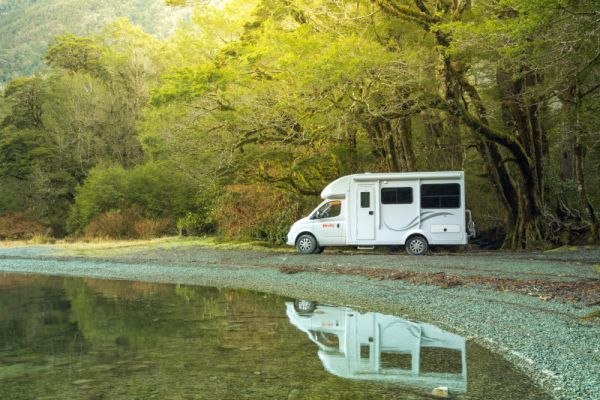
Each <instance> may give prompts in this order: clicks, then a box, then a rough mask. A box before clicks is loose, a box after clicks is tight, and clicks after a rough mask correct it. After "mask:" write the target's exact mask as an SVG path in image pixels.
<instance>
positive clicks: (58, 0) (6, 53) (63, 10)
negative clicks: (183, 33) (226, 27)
mask: <svg viewBox="0 0 600 400" xmlns="http://www.w3.org/2000/svg"><path fill="white" fill-rule="evenodd" d="M187 15H189V10H186V9H178V10H174V9H172V8H170V7H167V6H165V5H164V4H163V1H162V0H132V1H119V2H114V1H111V0H76V1H75V0H52V1H42V2H40V1H35V0H19V1H14V0H9V1H1V2H0V54H1V56H0V87H1V86H2V84H3V83H5V82H8V81H10V80H11V79H13V78H16V77H18V76H28V75H32V74H35V73H37V72H39V71H40V70H43V69H44V65H43V62H42V60H43V56H44V53H45V52H46V50H47V48H48V44H49V43H51V42H52V40H53V38H54V37H55V36H56V35H62V34H64V32H65V31H66V32H71V33H73V34H77V35H87V34H90V33H97V32H100V30H101V29H102V28H103V27H104V26H105V25H106V24H107V23H108V22H110V21H112V20H114V19H117V18H120V17H124V18H127V19H129V20H131V21H132V22H133V23H134V24H136V25H139V26H142V27H143V29H144V31H146V32H149V33H151V34H153V35H156V36H159V37H164V36H167V35H168V34H169V33H170V32H172V31H173V30H174V28H175V26H176V24H177V22H178V21H179V20H180V19H181V18H184V17H185V16H187Z"/></svg>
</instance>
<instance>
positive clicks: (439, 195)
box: [421, 183, 460, 208]
mask: <svg viewBox="0 0 600 400" xmlns="http://www.w3.org/2000/svg"><path fill="white" fill-rule="evenodd" d="M459 207H460V185H459V184H458V183H444V184H435V185H421V208H459Z"/></svg>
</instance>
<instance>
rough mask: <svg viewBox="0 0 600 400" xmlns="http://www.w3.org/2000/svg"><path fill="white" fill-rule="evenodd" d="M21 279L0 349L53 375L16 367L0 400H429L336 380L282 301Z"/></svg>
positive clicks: (4, 311)
mask: <svg viewBox="0 0 600 400" xmlns="http://www.w3.org/2000/svg"><path fill="white" fill-rule="evenodd" d="M11 279H12V280H5V279H2V277H0V286H1V285H2V284H6V283H7V282H10V287H11V289H10V290H4V291H0V338H2V339H7V340H3V341H2V342H1V343H2V345H3V346H4V345H5V343H6V346H7V347H10V348H11V349H14V350H19V351H20V352H21V353H20V354H21V355H23V354H25V352H31V351H32V350H31V349H35V350H34V351H36V352H37V357H36V359H35V361H34V362H35V363H38V364H40V363H41V362H42V361H43V362H45V363H46V366H47V368H46V369H43V370H41V371H38V372H35V373H34V372H32V371H37V370H35V368H33V366H32V364H31V361H27V360H25V358H23V360H21V361H15V358H13V359H11V361H9V362H13V363H15V362H20V363H22V364H23V365H24V366H25V367H24V368H23V373H22V375H20V376H16V377H13V378H11V379H10V380H4V381H2V385H0V398H10V399H25V398H32V397H34V398H35V397H38V396H52V395H55V396H58V397H60V398H149V397H150V396H151V395H154V396H155V397H156V398H198V399H201V398H206V399H215V398H255V399H264V398H286V397H288V395H290V396H292V397H293V396H297V398H305V399H313V398H324V399H325V398H326V399H350V398H351V399H361V398H364V399H367V398H376V399H385V398H398V397H399V396H400V397H401V398H406V399H418V398H420V397H419V396H418V395H415V394H413V393H410V392H406V393H405V391H404V389H402V388H398V387H395V386H383V385H380V384H373V383H370V382H357V381H345V380H342V379H341V378H338V377H335V376H333V375H330V374H328V373H326V372H325V371H324V370H323V366H322V365H321V362H320V361H319V359H318V357H317V356H316V351H317V348H316V346H315V345H313V344H312V343H310V342H309V341H308V339H307V338H306V336H305V335H304V334H303V333H302V332H300V331H298V330H297V329H296V328H295V327H294V326H292V325H290V324H289V323H288V319H287V317H286V315H285V306H284V301H283V299H282V298H280V297H279V296H274V295H266V294H261V293H255V292H251V291H245V290H232V289H216V288H204V287H194V286H184V285H161V284H150V283H139V282H127V281H117V282H115V281H98V280H93V279H67V278H45V277H43V278H38V277H33V278H31V279H30V278H29V277H16V278H12V277H11ZM16 310H18V312H16ZM5 349H6V348H4V349H3V348H2V347H0V351H5ZM478 357H480V358H481V360H484V359H485V357H484V355H481V354H480V355H479V356H478ZM470 358H471V360H474V361H470V362H471V363H473V364H472V365H470V366H469V367H470V372H469V373H470V374H472V376H470V379H469V381H470V385H471V381H472V379H471V378H472V377H475V379H476V380H478V381H481V382H484V383H485V384H488V383H489V382H488V380H487V379H491V380H493V378H488V377H486V376H484V375H485V373H484V372H481V373H480V372H478V371H477V370H478V369H480V368H481V369H486V370H487V369H490V368H492V367H491V366H489V365H487V364H485V362H484V361H477V360H476V358H477V357H475V358H473V357H470ZM2 360H3V358H0V377H1V374H2V369H1V368H2V364H3V361H2ZM4 360H6V358H4ZM477 363H479V364H477ZM50 367H52V368H50ZM505 367H506V366H504V365H503V366H501V367H499V368H505ZM494 371H495V370H494ZM502 373H503V374H505V373H506V371H503V372H502ZM479 375H482V376H479ZM494 375H496V376H495V377H496V378H497V376H500V375H501V372H500V370H498V371H497V372H494ZM511 379H513V381H514V382H518V381H519V379H522V378H518V377H512V378H511ZM489 384H491V383H489ZM477 385H478V384H477ZM511 385H514V383H510V382H509V383H507V387H510V386H511ZM475 390H476V389H475ZM399 392H401V394H399ZM508 392H509V390H508V389H507V391H505V392H504V393H508ZM499 398H501V397H499ZM527 398H535V397H534V396H529V397H527Z"/></svg>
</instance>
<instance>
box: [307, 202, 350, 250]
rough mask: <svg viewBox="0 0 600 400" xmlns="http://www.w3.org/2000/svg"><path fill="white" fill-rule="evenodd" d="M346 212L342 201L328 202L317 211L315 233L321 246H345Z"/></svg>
mask: <svg viewBox="0 0 600 400" xmlns="http://www.w3.org/2000/svg"><path fill="white" fill-rule="evenodd" d="M344 211H345V210H344V207H343V202H342V201H341V200H331V201H328V202H326V203H324V204H323V205H322V206H321V207H320V208H319V209H318V210H317V212H316V213H315V216H314V224H315V228H314V232H315V235H316V236H317V241H318V242H319V243H320V244H322V245H343V244H345V234H344V233H345V227H344Z"/></svg>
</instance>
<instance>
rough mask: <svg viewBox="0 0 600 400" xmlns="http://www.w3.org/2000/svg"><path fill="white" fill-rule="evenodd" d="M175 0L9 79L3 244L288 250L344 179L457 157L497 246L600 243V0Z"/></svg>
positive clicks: (0, 198) (1, 154) (55, 50)
mask: <svg viewBox="0 0 600 400" xmlns="http://www.w3.org/2000/svg"><path fill="white" fill-rule="evenodd" d="M166 3H167V4H169V5H171V6H172V7H188V8H191V9H192V10H193V12H192V17H191V21H188V22H185V23H182V24H181V25H180V26H179V28H178V29H177V31H176V32H175V33H174V34H172V35H170V36H168V37H166V38H163V39H159V38H157V37H156V36H152V35H150V34H148V33H146V32H144V30H142V29H141V28H140V27H138V26H136V25H134V24H132V23H131V22H130V21H129V20H126V19H117V20H115V21H113V22H111V23H109V24H108V25H106V26H105V27H104V29H103V30H102V31H101V32H100V33H98V34H93V35H87V36H80V35H76V34H61V35H58V36H56V37H55V38H54V40H53V41H52V42H51V43H50V44H49V47H48V51H47V53H46V56H45V58H44V60H45V63H46V65H47V68H46V70H45V71H44V72H40V73H37V74H35V75H31V76H27V77H18V78H15V79H13V80H12V81H10V82H9V83H8V84H7V85H6V87H5V88H4V93H3V98H2V100H1V101H0V117H1V119H0V121H1V122H0V185H1V187H2V191H1V193H0V216H1V217H0V222H1V223H2V224H1V225H2V226H4V228H0V237H3V238H10V237H19V236H23V235H25V236H27V235H33V234H47V235H55V236H64V235H71V236H80V235H88V236H112V237H151V236H154V235H159V234H167V233H174V232H176V230H179V231H180V232H183V233H186V234H204V233H214V232H218V233H220V234H222V235H225V236H231V237H250V238H255V239H260V240H268V241H271V242H275V243H278V242H281V240H282V239H283V236H284V234H285V232H286V231H287V229H288V227H289V225H290V224H291V223H292V222H293V221H294V220H296V219H297V218H299V217H300V216H302V215H304V214H305V213H306V212H307V211H308V210H309V209H311V208H312V207H314V206H316V204H317V203H318V197H317V196H318V194H319V193H320V191H321V189H322V188H323V186H324V185H325V184H327V183H328V182H330V181H332V180H333V179H335V178H337V177H339V176H341V175H345V174H351V173H360V172H366V171H370V172H378V171H382V172H384V171H389V172H406V171H439V170H464V171H465V173H466V180H467V207H468V208H470V209H472V210H473V214H474V218H475V220H476V222H477V223H478V226H479V230H480V231H481V232H482V233H483V238H482V239H481V240H482V241H483V242H487V243H499V244H503V245H504V246H505V247H508V248H515V249H516V248H537V247H542V248H544V247H548V246H558V245H564V244H569V243H592V242H595V243H598V242H600V239H599V232H598V229H599V221H598V219H599V217H598V207H600V177H599V174H598V170H599V167H600V151H599V149H600V133H599V132H598V126H600V123H599V122H600V79H599V77H600V6H599V5H598V4H597V2H595V1H592V0H587V1H586V0H583V1H577V0H531V1H518V0H483V1H477V2H474V1H469V0H454V1H450V0H431V1H430V0H394V1H387V0H375V1H371V0H369V1H361V0H358V1H342V0H324V1H322V0H292V1H290V0H254V1H241V0H230V1H226V2H217V3H210V2H202V1H189V2H186V1H167V2H166ZM158 22H159V21H158ZM19 227H22V229H20V228H19Z"/></svg>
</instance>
